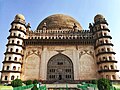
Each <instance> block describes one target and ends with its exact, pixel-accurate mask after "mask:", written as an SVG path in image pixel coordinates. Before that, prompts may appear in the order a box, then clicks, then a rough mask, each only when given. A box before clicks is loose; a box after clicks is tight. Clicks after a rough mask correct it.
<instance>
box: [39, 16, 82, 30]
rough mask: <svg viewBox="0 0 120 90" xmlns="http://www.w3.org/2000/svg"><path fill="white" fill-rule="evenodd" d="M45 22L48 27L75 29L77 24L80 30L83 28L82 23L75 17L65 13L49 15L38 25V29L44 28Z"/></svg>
mask: <svg viewBox="0 0 120 90" xmlns="http://www.w3.org/2000/svg"><path fill="white" fill-rule="evenodd" d="M45 23H46V27H47V29H59V28H62V29H73V26H74V25H76V26H77V28H78V29H79V30H82V27H81V25H80V24H79V23H78V22H77V21H76V20H75V19H74V18H72V17H70V16H67V15H63V14H55V15H51V16H48V17H47V18H45V19H44V20H43V21H42V22H41V23H40V24H39V25H38V27H37V30H40V29H42V27H43V26H44V24H45Z"/></svg>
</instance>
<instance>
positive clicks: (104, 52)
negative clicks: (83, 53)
mask: <svg viewBox="0 0 120 90" xmlns="http://www.w3.org/2000/svg"><path fill="white" fill-rule="evenodd" d="M102 54H116V53H115V52H114V51H103V52H99V53H98V54H96V56H99V55H102Z"/></svg>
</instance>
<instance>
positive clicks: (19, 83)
mask: <svg viewBox="0 0 120 90" xmlns="http://www.w3.org/2000/svg"><path fill="white" fill-rule="evenodd" d="M11 85H12V87H19V86H22V80H21V79H15V80H13V81H12V82H11Z"/></svg>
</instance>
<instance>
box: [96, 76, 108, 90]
mask: <svg viewBox="0 0 120 90" xmlns="http://www.w3.org/2000/svg"><path fill="white" fill-rule="evenodd" d="M97 86H98V89H99V90H110V80H109V79H105V78H101V79H99V80H98V81H97Z"/></svg>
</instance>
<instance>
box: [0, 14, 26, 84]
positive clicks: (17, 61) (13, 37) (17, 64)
mask: <svg viewBox="0 0 120 90" xmlns="http://www.w3.org/2000/svg"><path fill="white" fill-rule="evenodd" d="M9 32H10V35H9V36H8V43H7V45H6V46H7V49H6V52H5V58H4V61H3V68H2V71H1V79H2V82H3V83H10V82H11V81H12V80H14V79H16V78H20V73H21V68H22V67H21V65H22V58H23V49H24V45H23V40H24V39H25V38H26V25H25V18H24V16H23V15H21V14H18V15H16V16H15V19H14V21H13V22H12V23H11V29H10V30H9Z"/></svg>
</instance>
